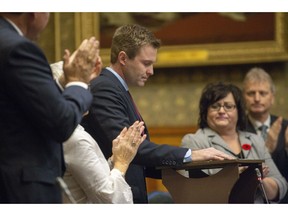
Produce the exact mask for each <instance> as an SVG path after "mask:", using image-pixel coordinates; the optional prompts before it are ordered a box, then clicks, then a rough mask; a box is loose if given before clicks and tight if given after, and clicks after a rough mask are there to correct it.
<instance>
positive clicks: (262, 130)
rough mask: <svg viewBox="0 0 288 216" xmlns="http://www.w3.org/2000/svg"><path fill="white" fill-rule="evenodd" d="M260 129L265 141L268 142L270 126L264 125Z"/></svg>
mask: <svg viewBox="0 0 288 216" xmlns="http://www.w3.org/2000/svg"><path fill="white" fill-rule="evenodd" d="M258 129H259V130H260V131H261V136H262V137H263V139H264V141H266V138H267V129H268V126H266V125H264V124H263V125H262V126H260V127H259V128H258Z"/></svg>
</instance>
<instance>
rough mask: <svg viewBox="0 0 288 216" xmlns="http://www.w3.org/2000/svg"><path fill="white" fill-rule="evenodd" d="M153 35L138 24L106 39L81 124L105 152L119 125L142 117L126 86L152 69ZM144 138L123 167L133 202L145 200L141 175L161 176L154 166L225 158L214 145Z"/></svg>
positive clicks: (145, 77) (157, 44) (143, 78)
mask: <svg viewBox="0 0 288 216" xmlns="http://www.w3.org/2000/svg"><path fill="white" fill-rule="evenodd" d="M159 47H160V41H159V39H157V38H155V36H154V35H153V33H152V32H151V31H149V30H148V29H146V28H144V27H142V26H139V25H126V26H122V27H119V28H118V29H117V30H116V32H115V34H114V36H113V39H112V47H111V59H110V63H111V65H110V67H107V68H105V69H104V70H103V71H102V72H101V74H100V76H99V77H97V78H95V79H94V80H92V82H91V83H90V89H91V92H92V94H93V102H92V105H91V108H90V111H89V115H87V116H86V117H84V119H83V121H82V125H83V126H84V127H85V129H86V130H87V132H88V133H90V134H91V135H92V136H93V137H94V139H95V140H96V141H97V143H98V144H99V146H100V148H101V150H102V152H103V153H104V155H105V157H106V158H109V157H110V156H111V154H112V140H113V139H114V138H115V137H116V136H117V135H118V134H119V132H120V131H121V130H122V128H123V127H127V126H129V125H131V123H133V122H135V121H136V120H142V117H141V115H140V113H139V112H138V110H137V107H136V105H135V104H134V102H133V99H132V97H131V95H130V93H129V91H128V90H129V88H128V86H131V85H134V86H140V87H142V86H144V85H145V82H146V81H147V80H148V78H149V77H150V76H151V75H153V64H154V63H155V61H156V55H157V50H158V48H159ZM144 132H145V134H146V135H147V138H146V139H145V140H144V141H143V143H142V144H141V145H140V148H139V149H138V153H137V155H136V157H135V159H134V160H133V162H132V164H130V166H129V169H128V171H127V173H126V176H125V178H126V181H127V182H128V184H129V185H130V187H131V188H132V193H133V201H134V203H147V202H148V201H147V191H146V183H145V177H153V178H161V173H160V171H159V170H156V169H155V167H156V166H163V165H165V166H167V165H170V166H177V165H181V164H183V163H184V162H188V161H191V160H193V161H197V160H209V159H218V160H221V159H231V157H229V156H227V155H226V154H223V153H222V152H220V151H217V150H216V149H213V148H209V149H204V150H199V151H192V152H191V150H190V149H187V148H180V147H179V148H178V147H173V146H169V145H157V144H155V143H153V142H151V141H150V140H149V133H148V130H147V128H145V131H144Z"/></svg>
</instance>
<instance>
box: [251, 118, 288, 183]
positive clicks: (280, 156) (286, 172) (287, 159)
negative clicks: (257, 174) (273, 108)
mask: <svg viewBox="0 0 288 216" xmlns="http://www.w3.org/2000/svg"><path fill="white" fill-rule="evenodd" d="M277 118H278V116H275V115H271V125H272V124H273V123H274V122H275V121H276V119H277ZM287 125H288V121H287V120H284V119H283V121H282V127H281V131H280V133H279V137H278V143H277V147H276V149H275V151H274V152H273V153H272V154H271V156H272V159H273V161H274V163H275V164H276V166H277V168H278V169H279V171H280V173H281V174H282V175H283V177H284V178H285V179H286V181H288V156H287V153H286V150H285V130H286V128H287ZM246 129H247V131H249V132H252V133H257V132H256V130H255V128H254V126H253V125H252V123H251V122H250V121H249V120H248V124H247V128H246Z"/></svg>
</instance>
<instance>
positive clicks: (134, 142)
mask: <svg viewBox="0 0 288 216" xmlns="http://www.w3.org/2000/svg"><path fill="white" fill-rule="evenodd" d="M50 66H51V68H52V72H53V75H54V78H55V80H56V82H57V83H58V84H60V85H61V84H63V83H64V82H65V77H64V75H63V70H62V68H63V62H57V63H54V64H51V65H50ZM101 68H102V61H101V58H100V57H99V58H98V61H97V62H96V65H95V68H94V70H93V73H92V74H91V78H95V77H97V76H98V75H99V73H100V71H101ZM60 88H63V87H62V86H60ZM143 125H144V122H139V121H136V122H135V123H134V124H133V125H132V126H130V127H129V128H128V129H127V128H124V129H123V130H122V131H121V133H120V134H119V135H118V136H117V138H116V139H114V140H113V147H112V153H113V154H112V156H111V157H110V158H109V160H108V162H107V160H106V159H105V157H104V155H103V153H102V151H101V149H100V148H99V145H98V144H97V142H96V141H95V140H94V139H93V138H92V137H91V136H90V134H88V133H87V132H86V131H85V130H84V128H83V127H82V126H81V125H80V124H79V125H78V127H77V128H76V129H75V131H74V133H73V134H72V136H71V137H70V138H69V139H68V140H66V141H65V142H64V143H63V148H64V159H65V164H66V167H67V169H66V172H65V174H64V177H63V179H64V183H65V184H66V185H67V188H68V190H67V191H66V194H65V196H63V199H64V200H63V201H64V203H121V204H124V203H133V197H132V191H131V188H130V187H129V185H128V184H127V182H126V181H125V178H124V176H125V173H126V171H127V169H128V167H129V164H130V163H131V161H132V159H133V158H134V157H135V154H136V153H137V149H138V147H139V145H140V144H141V143H142V142H143V140H144V139H145V138H146V135H145V134H143V136H142V133H143V130H144V126H143ZM64 192H65V191H64Z"/></svg>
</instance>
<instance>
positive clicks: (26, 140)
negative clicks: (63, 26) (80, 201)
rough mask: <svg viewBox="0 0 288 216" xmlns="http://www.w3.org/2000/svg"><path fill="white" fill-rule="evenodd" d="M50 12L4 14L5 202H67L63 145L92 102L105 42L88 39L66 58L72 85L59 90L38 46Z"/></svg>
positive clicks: (1, 171) (1, 135) (0, 119)
mask: <svg viewBox="0 0 288 216" xmlns="http://www.w3.org/2000/svg"><path fill="white" fill-rule="evenodd" d="M48 20H49V13H0V74H1V79H0V82H1V83H0V86H1V87H0V140H1V141H0V202H1V203H61V201H62V197H61V190H60V187H59V185H58V184H57V181H56V180H57V178H58V177H61V176H62V175H63V173H64V170H65V165H64V163H63V161H64V160H63V151H62V142H63V141H65V140H67V139H68V138H69V137H70V135H71V134H72V132H73V131H74V129H75V128H76V126H77V125H78V124H79V122H80V121H81V119H82V115H83V113H85V112H86V111H87V110H88V108H89V106H90V104H91V101H92V95H91V93H90V92H89V91H88V90H87V88H88V85H87V84H88V82H89V77H90V74H91V72H92V69H93V67H94V65H95V63H96V60H97V58H98V53H99V52H98V45H99V42H98V41H96V39H95V38H90V39H89V40H84V41H83V43H82V44H81V46H80V47H79V49H78V50H76V51H75V52H74V53H73V55H72V56H70V52H69V50H66V51H65V55H64V71H65V77H66V84H67V85H66V87H65V89H64V90H63V92H62V91H60V89H59V88H58V87H57V85H56V83H55V81H54V80H53V77H52V72H51V69H50V66H49V63H48V62H47V60H46V58H45V55H44V53H43V52H42V51H41V50H40V49H39V48H38V47H37V45H36V44H35V43H34V42H32V40H35V39H36V38H37V37H38V35H39V33H40V32H41V31H42V30H43V29H44V28H45V26H46V24H47V22H48Z"/></svg>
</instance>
